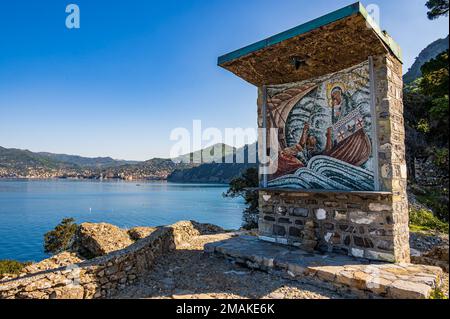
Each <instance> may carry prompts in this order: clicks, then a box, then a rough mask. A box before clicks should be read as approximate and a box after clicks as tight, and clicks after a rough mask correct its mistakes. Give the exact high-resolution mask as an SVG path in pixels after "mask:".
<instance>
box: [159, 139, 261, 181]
mask: <svg viewBox="0 0 450 319" xmlns="http://www.w3.org/2000/svg"><path fill="white" fill-rule="evenodd" d="M236 154H242V155H243V162H244V163H236ZM254 159H257V144H252V145H250V146H248V145H246V146H245V147H243V148H241V149H238V150H236V151H235V152H233V154H228V155H227V156H226V157H225V159H221V160H220V161H221V162H222V163H205V164H201V165H199V166H197V167H193V168H190V169H177V170H175V171H174V172H173V173H172V174H170V175H169V176H168V178H167V180H168V181H169V182H176V183H223V184H227V183H229V182H230V181H231V180H232V179H233V178H235V177H238V176H239V175H241V174H242V172H244V171H245V170H247V169H248V168H251V167H257V164H256V163H254ZM228 163H230V164H228Z"/></svg>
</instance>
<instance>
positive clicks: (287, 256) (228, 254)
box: [112, 233, 448, 299]
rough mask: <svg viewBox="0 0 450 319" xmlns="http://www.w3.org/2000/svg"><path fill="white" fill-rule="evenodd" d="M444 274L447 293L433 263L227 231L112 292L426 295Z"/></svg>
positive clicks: (138, 295) (122, 294)
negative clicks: (355, 254) (361, 256)
mask: <svg viewBox="0 0 450 319" xmlns="http://www.w3.org/2000/svg"><path fill="white" fill-rule="evenodd" d="M223 257H225V259H224V258H223ZM411 267H414V268H411ZM261 270H264V271H261ZM380 275H381V276H380ZM374 278H375V279H377V278H378V280H374ZM441 280H442V281H443V283H444V287H445V286H446V287H447V288H444V291H446V293H447V295H448V275H446V274H442V271H440V270H439V269H437V268H435V267H428V266H425V267H423V266H417V265H400V266H397V265H391V264H387V265H386V264H384V265H383V264H368V263H367V262H361V261H359V260H356V259H353V258H350V257H345V256H336V255H327V256H324V255H317V254H309V253H306V252H304V251H300V250H298V249H292V248H289V247H286V246H279V245H275V244H272V243H265V242H262V241H259V240H258V239H257V238H256V237H254V236H249V235H245V234H236V233H227V234H218V235H207V236H198V237H194V238H193V239H192V240H190V241H189V242H188V243H185V244H184V245H183V246H181V247H178V248H177V250H175V251H173V252H171V253H169V254H167V255H164V256H163V257H162V258H160V259H159V260H158V261H157V263H156V264H155V267H154V269H153V270H152V271H151V272H150V273H149V274H148V275H147V276H146V277H145V278H142V279H141V280H140V281H139V282H138V283H137V284H135V285H133V286H130V287H127V288H126V289H125V290H123V291H121V292H120V294H118V295H115V296H112V298H171V299H209V298H220V299H227V298H233V299H240V298H251V299H266V298H268V299H329V298H333V299H336V298H339V299H345V298H361V297H363V298H366V297H380V296H383V297H390V298H424V297H426V295H427V294H429V293H430V291H431V290H432V287H433V286H435V285H437V284H438V282H440V281H441ZM394 283H395V284H394Z"/></svg>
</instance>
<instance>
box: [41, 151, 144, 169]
mask: <svg viewBox="0 0 450 319" xmlns="http://www.w3.org/2000/svg"><path fill="white" fill-rule="evenodd" d="M36 154H37V155H40V156H42V157H45V158H48V159H50V160H53V161H57V162H60V163H66V164H69V165H75V166H80V167H84V168H108V167H117V166H121V165H126V164H137V163H139V162H137V161H124V160H115V159H112V158H111V157H94V158H90V157H82V156H78V155H67V154H53V153H44V152H43V153H36Z"/></svg>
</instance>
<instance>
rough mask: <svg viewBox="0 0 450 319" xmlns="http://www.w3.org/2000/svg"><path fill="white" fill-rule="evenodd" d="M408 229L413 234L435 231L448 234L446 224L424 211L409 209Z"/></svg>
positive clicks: (429, 212)
mask: <svg viewBox="0 0 450 319" xmlns="http://www.w3.org/2000/svg"><path fill="white" fill-rule="evenodd" d="M409 223H410V229H411V231H413V232H420V231H425V232H426V231H437V232H440V233H448V223H444V222H443V221H441V220H439V218H437V217H436V216H434V215H433V213H432V212H431V211H429V210H426V209H416V208H411V209H410V212H409Z"/></svg>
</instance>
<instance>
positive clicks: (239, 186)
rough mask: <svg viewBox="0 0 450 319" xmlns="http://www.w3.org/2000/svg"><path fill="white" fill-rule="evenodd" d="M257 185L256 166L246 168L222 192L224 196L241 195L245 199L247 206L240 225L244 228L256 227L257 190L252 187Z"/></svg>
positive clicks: (257, 211)
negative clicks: (225, 190) (224, 191)
mask: <svg viewBox="0 0 450 319" xmlns="http://www.w3.org/2000/svg"><path fill="white" fill-rule="evenodd" d="M258 186H259V176H258V169H257V168H249V169H247V170H246V171H245V172H244V173H242V175H241V176H240V177H237V178H235V179H233V180H232V181H231V182H230V188H229V189H228V191H227V192H226V193H225V194H224V196H225V197H231V198H235V197H242V198H243V199H244V200H245V204H246V205H247V208H246V209H245V210H244V212H243V217H242V221H243V224H242V227H243V228H245V229H254V228H257V227H258V215H259V210H258V199H259V192H258V191H257V190H254V189H252V188H257V187H258Z"/></svg>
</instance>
